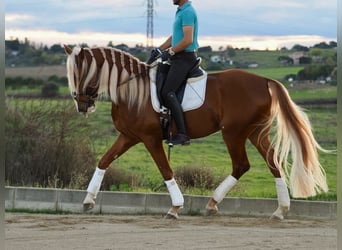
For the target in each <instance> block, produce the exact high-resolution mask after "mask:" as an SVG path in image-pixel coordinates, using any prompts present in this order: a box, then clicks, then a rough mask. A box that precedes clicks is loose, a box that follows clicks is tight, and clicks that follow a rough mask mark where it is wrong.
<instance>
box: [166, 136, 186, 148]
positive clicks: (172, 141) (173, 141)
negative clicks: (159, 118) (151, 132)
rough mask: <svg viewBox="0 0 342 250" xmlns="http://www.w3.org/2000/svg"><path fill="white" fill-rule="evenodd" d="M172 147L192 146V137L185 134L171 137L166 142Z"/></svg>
mask: <svg viewBox="0 0 342 250" xmlns="http://www.w3.org/2000/svg"><path fill="white" fill-rule="evenodd" d="M166 144H168V145H169V146H170V147H173V146H174V145H190V137H189V136H187V135H185V134H178V135H176V136H175V137H171V138H169V139H168V140H167V141H166Z"/></svg>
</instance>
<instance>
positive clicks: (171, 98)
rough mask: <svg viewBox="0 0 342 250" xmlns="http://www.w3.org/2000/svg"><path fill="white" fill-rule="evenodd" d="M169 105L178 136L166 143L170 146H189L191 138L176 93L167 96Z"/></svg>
mask: <svg viewBox="0 0 342 250" xmlns="http://www.w3.org/2000/svg"><path fill="white" fill-rule="evenodd" d="M167 104H168V108H169V109H170V110H171V115H172V117H173V119H174V120H175V123H176V126H177V130H178V134H177V135H175V136H172V137H171V138H169V139H168V140H167V141H166V143H168V144H173V145H177V144H181V145H189V144H190V138H189V136H188V135H187V132H186V128H185V122H184V114H183V109H182V106H181V104H180V103H179V101H178V99H177V97H176V95H175V93H169V94H168V95H167Z"/></svg>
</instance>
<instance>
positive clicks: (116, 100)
mask: <svg viewBox="0 0 342 250" xmlns="http://www.w3.org/2000/svg"><path fill="white" fill-rule="evenodd" d="M64 50H65V53H66V55H67V63H66V67H67V77H68V85H69V89H70V92H71V95H72V97H73V99H74V103H75V106H76V109H77V111H78V112H80V113H83V114H84V115H88V114H89V113H91V112H94V111H95V101H96V100H97V98H98V95H99V94H103V93H106V94H107V95H109V97H110V99H111V103H112V109H111V116H112V120H113V123H114V126H115V128H116V130H117V131H119V135H118V137H117V139H116V141H115V142H114V144H113V145H112V146H111V147H110V148H109V149H108V151H107V152H106V153H105V154H104V155H103V156H102V158H101V159H100V161H99V162H98V165H97V167H96V168H95V172H94V174H93V176H92V179H91V181H90V182H89V185H88V188H87V195H86V197H85V199H84V201H83V206H84V209H85V210H88V209H92V208H93V207H94V205H95V199H96V195H97V194H98V192H99V190H100V186H101V182H102V180H103V176H104V174H105V171H106V169H107V168H108V167H109V165H110V164H111V163H112V162H113V161H114V160H116V159H117V158H118V157H120V156H121V155H122V154H124V153H125V152H126V151H127V150H128V149H129V148H131V147H132V146H134V145H136V144H137V143H143V144H144V146H145V147H146V149H147V150H148V152H149V153H150V154H151V156H152V158H153V160H154V162H155V164H156V165H157V167H158V169H159V171H160V173H161V175H162V177H163V179H164V182H165V184H166V187H167V190H168V192H169V195H170V198H171V207H170V209H169V210H168V212H167V213H166V215H165V217H167V218H172V219H177V218H178V212H179V209H181V208H182V207H183V205H184V198H183V194H182V192H181V190H180V188H179V186H178V184H177V181H176V180H175V177H174V173H173V170H172V168H171V166H170V164H169V161H168V158H167V156H166V153H165V151H164V148H163V133H162V129H161V126H160V115H159V114H158V112H156V111H155V110H154V109H153V107H152V105H151V93H150V84H151V80H150V78H151V77H150V74H149V73H150V72H151V70H153V69H154V66H153V63H152V64H151V65H148V64H147V63H145V62H142V61H140V60H139V59H138V58H136V57H134V56H133V55H131V54H129V53H127V52H124V51H122V50H119V49H116V48H107V47H94V48H81V47H77V46H76V47H74V48H73V49H72V48H70V47H68V46H66V45H64ZM206 84H207V87H206V90H205V99H204V103H203V105H201V106H200V107H199V108H196V109H194V110H190V111H186V112H184V115H185V121H186V126H187V130H188V133H189V136H190V138H191V139H196V138H201V137H206V136H208V135H210V134H213V133H215V132H218V131H220V132H221V134H222V138H223V141H224V143H225V144H226V147H227V149H228V152H229V155H230V158H231V162H232V171H231V174H230V175H229V176H227V177H226V178H225V179H224V180H223V181H222V182H221V183H220V184H219V186H218V187H217V188H216V189H215V190H214V192H213V194H212V197H211V198H210V199H209V200H208V203H207V205H206V211H207V213H208V214H215V213H217V211H218V205H219V203H220V202H221V201H222V200H223V199H224V197H225V196H226V195H227V194H228V193H229V191H230V190H231V189H232V188H233V187H234V186H235V185H236V183H237V182H238V180H239V179H240V178H241V176H242V175H243V174H245V173H246V172H247V171H248V170H249V169H250V163H249V160H248V157H247V153H246V148H245V144H246V141H247V140H249V141H250V142H251V143H252V144H253V145H254V146H255V147H256V149H257V150H258V152H259V153H260V154H261V155H262V157H263V159H264V160H265V162H266V165H267V166H268V168H269V170H270V172H271V174H272V175H273V176H274V179H275V187H276V193H277V201H278V207H277V209H276V210H275V212H274V213H273V214H272V215H271V218H275V219H280V220H282V219H284V216H285V215H286V213H287V212H288V211H289V208H290V193H291V195H292V197H294V198H297V197H303V198H306V197H309V196H315V195H317V194H318V193H321V192H327V191H328V185H327V181H326V173H325V171H324V169H323V167H322V166H321V164H320V162H319V159H318V152H319V151H324V149H323V148H322V147H321V146H320V145H319V144H318V142H317V141H316V140H315V138H314V135H313V133H312V128H311V124H310V121H309V119H308V116H307V114H306V113H305V112H304V111H303V110H302V109H301V108H300V107H299V106H298V105H296V104H295V103H294V101H293V100H292V99H291V98H290V96H289V94H288V91H287V89H286V88H285V87H284V86H283V85H282V83H280V82H279V81H277V80H274V79H270V78H267V77H264V76H260V75H257V74H254V73H250V72H247V71H244V70H240V69H227V70H223V71H220V72H215V73H209V74H208V75H207V83H206ZM171 130H173V133H175V132H176V131H175V130H176V128H175V126H171ZM274 130H275V133H273V134H274V135H273V134H272V136H271V132H272V131H274ZM271 137H272V138H271ZM290 156H291V159H292V164H290V163H289V162H288V158H289V157H290Z"/></svg>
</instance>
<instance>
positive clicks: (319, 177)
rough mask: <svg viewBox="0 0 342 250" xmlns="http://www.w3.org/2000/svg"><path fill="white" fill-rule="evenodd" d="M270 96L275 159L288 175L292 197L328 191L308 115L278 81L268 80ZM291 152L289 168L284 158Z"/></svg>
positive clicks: (282, 170) (318, 146)
mask: <svg viewBox="0 0 342 250" xmlns="http://www.w3.org/2000/svg"><path fill="white" fill-rule="evenodd" d="M268 86H269V90H270V94H271V97H272V108H271V112H272V117H273V118H275V117H277V126H276V127H277V128H276V129H277V131H276V135H275V138H274V140H273V147H274V151H275V153H274V157H273V158H274V162H275V164H276V166H277V168H278V169H279V170H280V171H281V172H282V173H284V172H285V176H286V177H287V182H288V185H289V188H290V191H291V193H292V196H293V197H309V196H315V195H316V194H318V193H321V192H322V191H323V192H327V191H328V185H327V181H326V176H325V171H324V169H323V168H322V166H321V164H320V163H319V161H318V150H321V151H324V152H327V150H324V149H323V148H322V147H321V146H320V145H319V144H318V143H317V141H316V140H315V138H314V136H313V134H312V129H311V124H310V121H309V119H308V116H307V115H306V114H305V113H304V112H303V111H302V110H301V108H300V107H299V106H297V105H296V104H295V103H294V102H293V101H292V100H291V98H290V96H289V94H288V92H287V90H286V89H285V87H284V86H283V85H282V84H281V83H280V82H278V81H275V80H269V82H268ZM290 151H291V156H292V167H291V168H290V167H289V164H288V162H287V158H288V155H289V152H290Z"/></svg>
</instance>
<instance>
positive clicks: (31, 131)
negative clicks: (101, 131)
mask: <svg viewBox="0 0 342 250" xmlns="http://www.w3.org/2000/svg"><path fill="white" fill-rule="evenodd" d="M76 115H78V114H77V113H76V112H75V111H74V106H73V105H72V103H70V102H67V101H58V102H47V101H22V100H21V101H17V102H15V101H11V102H9V101H7V102H6V113H5V146H6V150H5V171H6V172H5V179H6V183H7V184H8V185H20V186H22V185H23V186H41V187H59V188H63V187H68V188H82V189H83V188H86V186H87V184H88V182H89V180H90V177H91V176H92V174H93V170H94V166H95V154H94V152H93V147H92V142H91V140H90V138H89V137H88V135H89V134H90V132H89V131H87V124H86V120H85V119H76V118H79V117H76ZM88 130H89V128H88Z"/></svg>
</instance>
